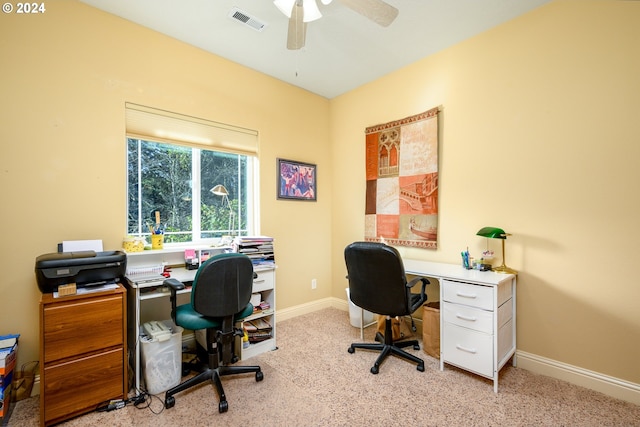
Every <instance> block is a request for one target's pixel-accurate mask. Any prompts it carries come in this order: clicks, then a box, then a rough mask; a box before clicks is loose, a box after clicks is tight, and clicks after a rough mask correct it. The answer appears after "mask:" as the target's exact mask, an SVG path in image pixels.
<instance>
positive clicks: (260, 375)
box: [256, 371, 264, 382]
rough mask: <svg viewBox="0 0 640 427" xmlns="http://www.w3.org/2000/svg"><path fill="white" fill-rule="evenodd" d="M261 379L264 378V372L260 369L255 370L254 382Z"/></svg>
mask: <svg viewBox="0 0 640 427" xmlns="http://www.w3.org/2000/svg"><path fill="white" fill-rule="evenodd" d="M263 379H264V374H263V373H262V371H260V372H256V382H260V381H262V380H263Z"/></svg>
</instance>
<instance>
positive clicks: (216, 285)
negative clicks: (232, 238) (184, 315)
mask: <svg viewBox="0 0 640 427" xmlns="http://www.w3.org/2000/svg"><path fill="white" fill-rule="evenodd" d="M252 288H253V264H252V263H251V260H250V259H249V257H247V256H246V255H243V254H238V253H227V254H220V255H216V256H214V257H212V258H210V259H208V260H207V261H206V262H205V263H203V264H202V265H201V266H200V268H199V269H198V271H197V273H196V277H195V279H194V280H193V287H192V289H191V305H192V306H193V309H194V310H195V311H197V312H198V313H200V314H202V315H203V316H206V317H225V316H231V315H234V314H236V313H239V312H240V311H242V310H244V308H245V307H246V306H247V304H248V303H249V300H250V299H251V290H252Z"/></svg>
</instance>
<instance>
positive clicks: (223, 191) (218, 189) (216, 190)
mask: <svg viewBox="0 0 640 427" xmlns="http://www.w3.org/2000/svg"><path fill="white" fill-rule="evenodd" d="M209 191H211V192H212V193H213V194H215V195H216V196H228V195H229V191H228V190H227V188H226V187H225V186H224V185H222V184H218V185H216V186H215V187H213V188H212V189H211V190H209Z"/></svg>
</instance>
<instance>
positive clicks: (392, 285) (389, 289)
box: [344, 242, 411, 316]
mask: <svg viewBox="0 0 640 427" xmlns="http://www.w3.org/2000/svg"><path fill="white" fill-rule="evenodd" d="M344 259H345V262H346V264H347V274H348V279H349V296H350V298H351V301H353V303H354V304H355V305H357V306H358V307H362V308H364V309H365V310H368V311H371V312H373V313H377V314H384V315H389V316H404V315H406V314H411V313H410V310H409V298H410V295H409V294H410V290H409V289H407V287H406V284H407V278H406V276H405V272H404V265H403V264H402V258H401V257H400V254H399V253H398V251H397V250H396V249H395V248H394V247H392V246H387V245H385V244H384V243H377V242H354V243H351V244H350V245H348V246H347V247H346V248H345V250H344Z"/></svg>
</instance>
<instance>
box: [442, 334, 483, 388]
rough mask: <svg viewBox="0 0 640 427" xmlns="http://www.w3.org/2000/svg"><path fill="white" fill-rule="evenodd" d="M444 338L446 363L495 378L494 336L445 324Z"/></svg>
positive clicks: (443, 346)
mask: <svg viewBox="0 0 640 427" xmlns="http://www.w3.org/2000/svg"><path fill="white" fill-rule="evenodd" d="M443 337H444V340H443V342H442V357H443V361H444V362H446V363H451V364H452V365H456V366H459V367H461V368H463V369H466V370H469V371H473V372H475V373H477V374H480V375H484V376H486V377H488V378H492V377H493V335H490V334H485V333H482V332H477V331H473V330H471V329H467V328H462V327H460V326H457V325H454V324H452V323H448V322H445V324H444V335H443Z"/></svg>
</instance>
